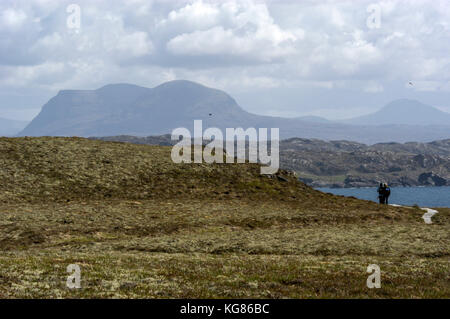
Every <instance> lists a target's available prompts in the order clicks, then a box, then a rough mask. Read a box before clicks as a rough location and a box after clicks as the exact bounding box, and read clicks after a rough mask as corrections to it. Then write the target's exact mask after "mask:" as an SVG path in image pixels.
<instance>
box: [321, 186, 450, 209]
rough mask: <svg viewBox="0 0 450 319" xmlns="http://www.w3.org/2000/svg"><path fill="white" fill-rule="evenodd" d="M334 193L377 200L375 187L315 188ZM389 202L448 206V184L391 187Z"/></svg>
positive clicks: (422, 205)
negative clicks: (439, 185)
mask: <svg viewBox="0 0 450 319" xmlns="http://www.w3.org/2000/svg"><path fill="white" fill-rule="evenodd" d="M317 190H319V191H322V192H325V193H332V194H335V195H344V196H354V197H356V198H360V199H366V200H371V201H374V202H378V193H377V188H376V187H373V188H372V187H365V188H317ZM389 204H399V205H405V206H412V205H414V204H417V205H419V206H420V207H450V186H441V187H421V186H419V187H391V196H389Z"/></svg>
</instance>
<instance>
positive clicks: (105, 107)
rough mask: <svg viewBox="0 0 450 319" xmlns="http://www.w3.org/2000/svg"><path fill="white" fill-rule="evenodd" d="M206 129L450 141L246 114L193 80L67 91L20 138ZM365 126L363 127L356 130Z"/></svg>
mask: <svg viewBox="0 0 450 319" xmlns="http://www.w3.org/2000/svg"><path fill="white" fill-rule="evenodd" d="M194 120H203V125H204V127H205V128H206V127H218V128H220V129H222V130H223V131H225V129H226V128H229V127H230V128H236V127H243V128H248V127H255V128H272V127H274V128H279V129H280V137H281V138H291V137H302V138H318V139H324V140H330V139H339V140H356V141H358V142H363V143H367V144H373V143H378V142H392V141H396V142H408V141H419V142H429V141H433V140H439V139H445V138H449V137H450V136H449V132H450V123H449V124H448V125H421V126H417V125H404V124H401V125H398V124H396V125H383V123H382V122H380V123H379V124H380V126H373V125H362V124H363V123H351V124H347V123H340V122H332V121H326V120H324V119H321V118H318V117H300V118H281V117H270V116H261V115H256V114H251V113H248V112H246V111H245V110H244V109H243V108H242V107H241V106H240V105H238V104H237V102H236V101H235V100H234V99H233V98H232V97H231V96H230V95H229V94H227V93H226V92H223V91H220V90H217V89H213V88H208V87H206V86H203V85H200V84H198V83H194V82H190V81H183V80H177V81H171V82H166V83H163V84H161V85H159V86H157V87H155V88H144V87H140V86H136V85H131V84H111V85H107V86H104V87H102V88H100V89H97V90H63V91H60V92H59V93H58V94H57V95H56V96H55V97H53V98H52V99H50V100H49V101H48V103H46V104H45V105H44V106H43V107H42V110H41V112H40V113H39V114H38V116H37V117H36V118H35V119H33V121H32V122H31V123H30V124H29V125H28V126H27V127H26V128H25V129H24V130H23V131H22V132H20V134H19V136H80V137H89V136H113V135H135V136H149V135H161V134H170V133H171V132H172V130H173V129H175V128H178V127H186V128H188V129H190V130H191V131H192V127H193V121H194ZM355 124H361V125H355Z"/></svg>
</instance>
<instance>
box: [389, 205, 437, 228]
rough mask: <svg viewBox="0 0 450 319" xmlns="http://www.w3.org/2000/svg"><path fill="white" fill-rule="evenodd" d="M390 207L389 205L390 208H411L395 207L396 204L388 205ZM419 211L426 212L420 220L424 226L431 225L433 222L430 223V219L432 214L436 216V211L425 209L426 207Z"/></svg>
mask: <svg viewBox="0 0 450 319" xmlns="http://www.w3.org/2000/svg"><path fill="white" fill-rule="evenodd" d="M390 205H391V206H394V207H406V208H411V207H409V206H402V205H397V204H390ZM420 209H421V210H424V211H426V213H425V214H423V216H422V218H423V220H424V222H425V224H432V223H433V222H432V221H431V217H433V216H434V214H437V213H438V211H437V210H435V209H431V208H427V207H423V208H420Z"/></svg>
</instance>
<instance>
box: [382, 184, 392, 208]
mask: <svg viewBox="0 0 450 319" xmlns="http://www.w3.org/2000/svg"><path fill="white" fill-rule="evenodd" d="M383 188H384V201H385V204H386V205H387V204H389V202H388V199H389V195H391V189H390V188H389V186H388V184H386V183H384V184H383Z"/></svg>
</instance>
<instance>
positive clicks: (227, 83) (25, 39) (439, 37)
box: [0, 0, 450, 112]
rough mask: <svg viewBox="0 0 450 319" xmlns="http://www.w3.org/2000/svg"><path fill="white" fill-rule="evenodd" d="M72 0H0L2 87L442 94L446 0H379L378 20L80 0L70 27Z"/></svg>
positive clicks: (357, 11)
mask: <svg viewBox="0 0 450 319" xmlns="http://www.w3.org/2000/svg"><path fill="white" fill-rule="evenodd" d="M69 3H70V1H69V2H60V1H54V0H2V1H1V2H0V74H1V75H2V77H1V79H0V83H1V84H2V85H3V86H4V88H6V89H8V88H23V89H24V90H25V88H26V89H29V88H39V89H43V88H46V89H48V90H49V91H48V92H50V91H51V92H53V90H57V89H62V88H72V87H74V88H76V87H78V88H80V87H83V88H92V87H99V86H101V85H103V84H106V83H111V82H132V83H136V84H141V85H148V86H152V85H156V84H158V83H160V82H163V81H166V80H171V79H176V78H185V79H191V80H197V81H200V82H203V83H205V84H208V85H212V86H217V87H219V88H221V89H224V90H232V91H231V93H233V91H239V90H240V91H242V90H244V89H247V88H252V87H254V88H261V89H274V90H276V89H280V90H282V89H284V88H304V87H310V88H312V89H314V90H316V89H317V90H322V91H320V92H330V91H333V90H344V89H349V90H357V91H358V92H360V93H361V94H364V93H370V96H377V95H380V96H384V94H385V96H389V97H391V96H393V94H392V92H390V90H391V87H392V84H393V83H394V86H395V85H397V84H398V86H396V87H399V88H400V89H399V90H401V91H399V92H401V93H399V97H403V96H402V95H401V94H403V93H404V92H406V91H407V92H408V93H411V92H414V93H417V94H420V92H425V93H433V94H438V93H439V94H440V93H442V94H444V93H445V94H447V93H448V92H449V91H450V89H449V84H448V83H450V57H449V55H448V52H450V41H449V40H450V36H449V35H450V6H449V5H448V0H436V1H433V2H430V1H425V0H418V1H414V2H413V1H409V2H398V1H395V0H383V1H378V2H376V3H377V4H379V5H380V7H381V24H380V28H379V29H369V28H368V27H367V25H366V19H367V16H368V13H367V11H366V9H367V6H368V5H369V4H371V3H373V1H369V0H367V1H366V0H364V1H358V2H355V1H349V0H342V1H339V0H327V1H323V2H322V3H320V4H318V3H317V2H315V1H292V2H290V1H280V2H278V1H270V0H267V1H264V0H244V1H240V0H239V1H238V0H224V1H215V0H210V1H208V0H204V1H199V0H191V1H184V0H178V1H161V0H152V1H147V0H130V1H123V2H111V1H106V0H98V1H90V0H79V1H76V3H78V4H79V5H80V7H81V14H82V16H81V18H82V26H81V27H82V28H81V30H80V32H79V33H78V34H71V33H70V32H69V30H68V29H67V26H66V19H67V15H68V14H67V12H66V6H67V5H68V4H69ZM408 81H413V82H414V83H415V84H416V85H414V86H413V87H409V86H406V87H405V86H404V83H408ZM389 92H390V93H389ZM292 94H294V93H292ZM388 94H390V95H388ZM322 95H323V93H322ZM317 98H322V96H321V95H318V96H317ZM447 100H448V99H447ZM0 101H1V97H0ZM442 101H443V102H442V103H441V104H442V105H444V106H445V104H446V103H448V102H444V101H446V100H445V99H444V98H442ZM305 103H306V102H305ZM0 107H1V105H0ZM280 112H283V111H280Z"/></svg>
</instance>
